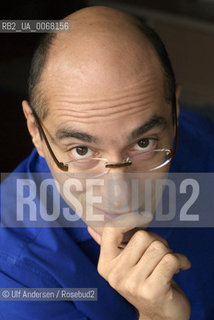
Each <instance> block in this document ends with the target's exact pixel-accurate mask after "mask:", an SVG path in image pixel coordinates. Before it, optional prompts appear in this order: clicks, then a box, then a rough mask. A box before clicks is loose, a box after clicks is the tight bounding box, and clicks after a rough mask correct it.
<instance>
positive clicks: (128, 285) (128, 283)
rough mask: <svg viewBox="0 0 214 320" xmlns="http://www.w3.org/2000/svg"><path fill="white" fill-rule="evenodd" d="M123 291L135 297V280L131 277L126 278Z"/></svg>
mask: <svg viewBox="0 0 214 320" xmlns="http://www.w3.org/2000/svg"><path fill="white" fill-rule="evenodd" d="M124 289H125V291H126V292H128V293H129V294H131V295H132V296H135V295H136V293H137V284H136V279H133V278H132V277H129V278H127V279H126V280H125V282H124Z"/></svg>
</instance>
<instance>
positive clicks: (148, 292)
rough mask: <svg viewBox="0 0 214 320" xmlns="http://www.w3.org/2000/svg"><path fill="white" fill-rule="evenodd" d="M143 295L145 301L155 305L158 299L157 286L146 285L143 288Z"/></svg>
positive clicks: (149, 283)
mask: <svg viewBox="0 0 214 320" xmlns="http://www.w3.org/2000/svg"><path fill="white" fill-rule="evenodd" d="M142 294H143V298H144V300H147V301H149V302H150V303H153V302H154V301H155V300H156V298H157V296H156V290H155V286H154V285H153V283H151V282H147V283H145V284H144V286H143V290H142Z"/></svg>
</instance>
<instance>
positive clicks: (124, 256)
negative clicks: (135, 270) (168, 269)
mask: <svg viewBox="0 0 214 320" xmlns="http://www.w3.org/2000/svg"><path fill="white" fill-rule="evenodd" d="M153 242H154V243H156V242H159V243H160V246H158V248H157V250H156V249H155V248H154V249H153V250H152V248H153V247H152V248H151V250H150V251H151V253H150V254H148V253H147V251H148V250H149V248H150V246H152V245H153ZM162 247H163V248H165V250H162ZM159 248H160V249H161V252H160V253H159ZM167 250H168V251H167ZM150 251H149V252H150ZM154 251H155V252H154ZM162 251H163V253H162ZM167 252H171V250H170V249H169V247H168V244H167V242H166V240H165V239H163V238H161V237H160V236H158V235H156V234H154V233H151V232H148V231H145V230H137V229H136V230H135V234H134V235H133V236H132V238H131V239H130V240H129V242H128V244H127V245H126V247H125V248H124V250H122V251H121V253H120V255H119V256H120V260H119V261H120V264H123V265H125V266H126V267H127V268H131V267H133V266H135V265H136V264H138V263H139V261H140V260H141V259H143V256H144V255H145V254H146V257H145V258H144V259H143V261H144V260H145V264H146V266H145V268H146V269H147V268H149V263H152V261H150V259H151V258H152V257H153V256H154V259H155V258H156V259H158V258H157V256H158V255H160V254H161V253H162V256H163V255H164V254H166V253H167ZM147 256H148V257H147ZM150 256H151V257H150ZM162 256H161V257H160V258H159V259H161V258H162ZM159 261H160V260H159ZM159 261H158V262H159ZM154 266H155V265H154ZM142 270H144V269H141V273H142ZM152 271H153V270H152ZM152 271H151V272H152Z"/></svg>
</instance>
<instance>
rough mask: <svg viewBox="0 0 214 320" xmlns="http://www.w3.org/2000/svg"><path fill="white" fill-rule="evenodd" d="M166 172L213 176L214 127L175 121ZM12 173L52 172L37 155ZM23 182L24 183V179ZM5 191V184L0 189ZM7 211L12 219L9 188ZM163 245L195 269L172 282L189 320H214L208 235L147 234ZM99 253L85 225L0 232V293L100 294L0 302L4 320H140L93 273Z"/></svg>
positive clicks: (191, 119) (212, 251) (213, 260)
mask: <svg viewBox="0 0 214 320" xmlns="http://www.w3.org/2000/svg"><path fill="white" fill-rule="evenodd" d="M170 171H171V172H214V126H213V124H212V123H211V122H209V121H208V120H207V119H205V118H203V117H201V116H199V115H196V114H194V113H191V112H181V114H180V117H179V130H178V150H177V154H176V156H175V158H174V159H173V160H172V163H171V166H170ZM15 172H27V176H28V177H29V178H32V172H49V168H48V166H47V164H46V162H45V160H44V159H43V158H41V157H40V156H39V155H38V153H37V152H36V150H35V149H34V150H33V152H32V153H31V155H30V156H29V157H28V158H27V159H26V160H24V161H23V162H22V163H21V164H20V165H19V166H18V167H17V168H16V170H15ZM25 177H26V175H25ZM3 185H4V188H7V185H8V186H10V185H11V184H10V176H9V177H8V178H7V179H6V180H5V181H4V182H3ZM4 196H5V199H4V203H6V207H4V208H5V209H4V210H6V212H4V214H5V213H6V214H7V215H8V216H10V215H12V214H13V213H14V205H13V204H14V198H13V197H14V194H13V191H12V190H10V189H9V187H8V193H7V194H6V195H4ZM149 230H150V231H153V232H156V233H159V234H160V235H161V236H162V237H164V238H166V239H167V241H168V243H169V245H170V247H171V248H172V249H173V250H174V251H175V252H180V253H183V254H184V255H186V256H187V257H188V258H189V260H190V261H191V263H192V267H191V269H190V270H188V271H184V272H180V273H179V274H178V275H176V276H175V277H174V278H175V281H176V282H177V284H178V285H179V286H180V287H181V288H182V289H183V290H184V292H185V293H186V295H187V297H188V299H189V300H190V303H191V308H192V312H191V320H213V319H214V247H213V243H214V241H213V240H214V230H213V228H174V229H173V228H162V229H155V230H152V229H149ZM99 252H100V247H99V245H98V244H97V243H96V242H95V241H94V240H93V239H92V237H91V236H90V234H89V233H88V231H87V228H86V225H84V223H83V226H82V227H79V228H3V227H2V228H1V229H0V285H1V287H2V288H19V287H27V288H40V287H41V288H97V293H98V300H97V301H49V302H47V301H25V302H21V301H0V319H1V320H15V319H20V320H29V319H31V320H38V319H41V320H43V319H44V320H71V319H73V320H77V319H79V320H86V319H88V320H89V319H90V320H101V319H102V320H110V319H111V320H120V319H121V320H124V319H133V320H134V319H138V313H137V311H136V309H135V308H134V307H133V306H132V305H131V304H129V303H128V302H127V301H126V300H125V299H124V298H123V297H122V296H121V295H120V294H118V293H117V292H116V291H115V290H114V289H113V288H112V287H111V286H110V285H109V284H108V282H107V281H106V280H104V279H103V278H102V277H101V276H100V275H99V274H98V272H97V262H98V258H99Z"/></svg>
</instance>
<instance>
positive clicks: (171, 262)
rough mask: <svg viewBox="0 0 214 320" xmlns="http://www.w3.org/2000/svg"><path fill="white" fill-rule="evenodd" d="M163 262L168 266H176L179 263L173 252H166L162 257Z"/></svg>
mask: <svg viewBox="0 0 214 320" xmlns="http://www.w3.org/2000/svg"><path fill="white" fill-rule="evenodd" d="M163 263H165V264H166V265H167V266H169V267H176V266H178V265H179V260H178V258H177V257H176V256H175V255H174V254H173V253H167V254H166V255H165V256H164V257H163Z"/></svg>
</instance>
